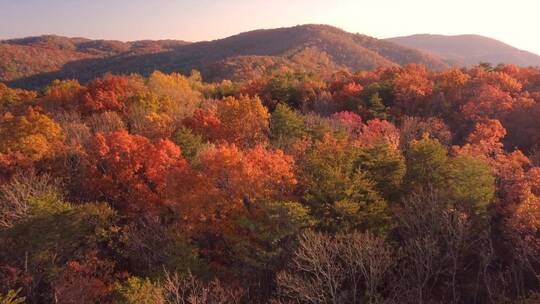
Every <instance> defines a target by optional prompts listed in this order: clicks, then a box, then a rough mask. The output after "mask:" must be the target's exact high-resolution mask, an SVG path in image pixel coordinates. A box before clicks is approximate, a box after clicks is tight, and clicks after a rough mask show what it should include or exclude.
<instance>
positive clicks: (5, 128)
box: [0, 107, 64, 161]
mask: <svg viewBox="0 0 540 304" xmlns="http://www.w3.org/2000/svg"><path fill="white" fill-rule="evenodd" d="M0 138H1V145H0V153H12V152H20V153H21V154H22V155H24V156H26V157H28V158H30V159H31V160H34V161H37V160H40V159H43V158H46V157H51V156H53V155H54V154H55V153H56V152H58V151H59V150H60V149H61V147H62V145H63V141H64V134H63V132H62V129H61V128H60V126H59V125H58V124H57V123H56V122H55V121H54V120H53V119H51V118H50V117H49V116H47V115H46V114H43V113H40V112H39V111H38V110H35V109H34V108H31V107H29V108H28V109H27V110H26V111H25V112H24V113H21V114H19V115H17V114H15V115H14V114H12V113H10V112H7V113H4V115H3V117H2V118H1V120H0Z"/></svg>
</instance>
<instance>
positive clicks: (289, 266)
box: [0, 64, 540, 304]
mask: <svg viewBox="0 0 540 304" xmlns="http://www.w3.org/2000/svg"><path fill="white" fill-rule="evenodd" d="M0 111H1V116H0V117H1V118H0V248H2V249H1V250H0V303H2V304H13V303H66V304H67V303H82V304H85V303H158V304H159V303H175V304H179V303H191V304H202V303H209V304H218V303H223V304H225V303H274V304H277V303H538V302H539V301H540V293H539V292H540V282H539V280H540V70H539V69H533V68H518V67H516V66H511V65H500V66H497V67H492V66H489V65H487V64H483V65H478V66H475V67H472V68H469V69H449V70H443V71H430V70H427V69H426V68H425V67H424V66H422V65H406V66H402V67H398V66H392V67H386V68H379V69H376V70H372V71H362V72H357V73H349V72H338V73H334V74H333V75H331V76H329V77H323V76H322V75H319V74H313V73H312V74H310V73H293V72H284V73H274V74H272V75H271V76H262V77H257V78H253V79H250V80H246V81H242V82H232V81H222V82H217V83H206V82H203V80H202V79H201V76H200V74H199V73H198V72H196V71H194V72H192V73H191V75H190V76H184V75H181V74H165V73H162V72H154V73H152V74H151V75H150V76H149V77H143V76H140V75H137V74H132V75H112V74H107V75H104V76H101V77H99V78H96V79H94V80H92V81H89V82H88V83H84V84H81V83H79V82H78V81H75V80H62V81H54V82H52V83H50V84H49V85H48V86H47V87H46V88H44V89H42V90H40V91H27V90H23V89H15V88H9V87H8V86H6V85H2V84H0Z"/></svg>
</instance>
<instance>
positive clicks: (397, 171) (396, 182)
mask: <svg viewBox="0 0 540 304" xmlns="http://www.w3.org/2000/svg"><path fill="white" fill-rule="evenodd" d="M357 163H358V167H359V168H360V170H362V171H363V172H365V173H366V175H367V177H368V178H369V179H370V180H373V181H374V182H375V183H376V188H377V190H378V191H379V193H381V194H383V195H384V196H385V197H386V198H392V197H394V196H395V195H396V194H398V193H399V190H400V188H401V183H402V182H403V177H404V176H405V158H404V157H403V155H402V154H401V151H399V150H398V149H395V148H393V147H392V146H390V145H389V144H388V143H387V142H385V141H381V142H379V143H375V144H374V145H372V146H365V147H362V148H361V149H360V153H359V156H358V160H357Z"/></svg>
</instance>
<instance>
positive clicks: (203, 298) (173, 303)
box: [161, 270, 242, 304]
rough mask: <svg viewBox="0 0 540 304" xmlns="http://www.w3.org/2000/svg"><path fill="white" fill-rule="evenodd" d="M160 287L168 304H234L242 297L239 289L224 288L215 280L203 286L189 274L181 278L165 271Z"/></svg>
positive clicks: (176, 274)
mask: <svg viewBox="0 0 540 304" xmlns="http://www.w3.org/2000/svg"><path fill="white" fill-rule="evenodd" d="M161 287H162V288H163V291H164V294H165V299H166V303H169V304H235V303H240V299H241V297H242V291H241V290H239V289H228V288H225V287H223V286H222V285H221V283H220V281H219V280H217V279H214V280H213V281H211V282H210V283H208V284H205V283H203V282H201V281H200V280H199V279H197V278H196V277H195V276H193V275H192V274H191V273H188V274H187V275H185V276H181V275H179V274H178V273H173V274H171V273H169V272H168V271H166V270H165V279H164V280H163V282H162V283H161Z"/></svg>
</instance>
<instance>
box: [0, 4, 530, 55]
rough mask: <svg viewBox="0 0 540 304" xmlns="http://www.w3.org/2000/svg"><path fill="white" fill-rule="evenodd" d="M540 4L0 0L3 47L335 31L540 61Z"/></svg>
mask: <svg viewBox="0 0 540 304" xmlns="http://www.w3.org/2000/svg"><path fill="white" fill-rule="evenodd" d="M539 12H540V0H512V1H507V0H452V1H448V0H265V1H258V0H251V1H249V0H221V1H210V0H0V39H8V38H20V37H27V36H36V35H42V34H57V35H62V36H69V37H86V38H92V39H115V40H123V41H132V40H141V39H180V40H186V41H201V40H213V39H218V38H224V37H227V36H230V35H234V34H238V33H240V32H245V31H249V30H254V29H260V28H276V27H287V26H294V25H298V24H306V23H316V24H330V25H334V26H337V27H340V28H342V29H344V30H346V31H349V32H353V33H361V34H366V35H370V36H374V37H377V38H388V37H395V36H405V35H412V34H425V33H429V34H444V35H457V34H479V35H484V36H488V37H491V38H495V39H498V40H501V41H503V42H506V43H508V44H510V45H513V46H515V47H518V48H521V49H525V50H528V51H532V52H535V53H537V54H540V37H539V35H538V32H539V29H540V18H539V17H538V14H539Z"/></svg>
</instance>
